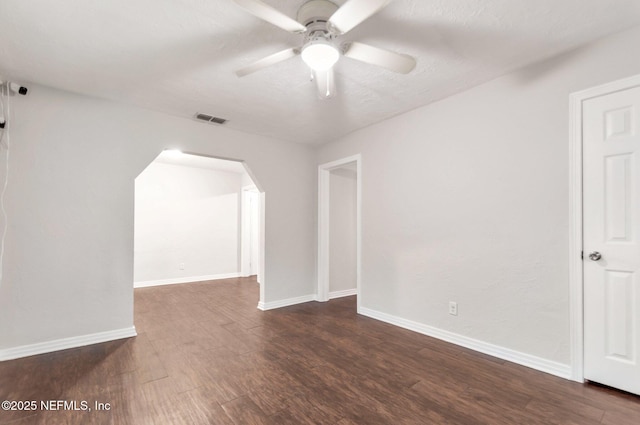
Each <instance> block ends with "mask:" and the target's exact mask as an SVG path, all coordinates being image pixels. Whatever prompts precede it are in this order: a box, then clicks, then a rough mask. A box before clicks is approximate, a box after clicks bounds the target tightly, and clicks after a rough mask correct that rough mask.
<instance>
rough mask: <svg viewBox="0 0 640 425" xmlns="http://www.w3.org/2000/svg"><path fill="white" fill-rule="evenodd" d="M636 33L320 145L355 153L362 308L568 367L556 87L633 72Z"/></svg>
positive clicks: (560, 118) (564, 189) (561, 110)
mask: <svg viewBox="0 0 640 425" xmlns="http://www.w3.org/2000/svg"><path fill="white" fill-rule="evenodd" d="M638 40H640V28H636V29H633V30H631V31H627V32H625V33H621V34H619V35H615V36H612V37H609V38H607V39H605V40H602V41H601V42H598V43H596V44H593V45H591V46H589V47H586V48H583V49H580V50H577V51H574V52H571V53H569V54H566V55H564V56H561V57H558V58H556V59H554V60H550V61H548V62H545V63H541V64H538V65H536V66H531V67H528V68H525V69H522V70H520V71H518V72H515V73H512V74H510V75H507V76H504V77H502V78H499V79H497V80H494V81H492V82H489V83H487V84H484V85H482V86H479V87H476V88H474V89H471V90H468V91H466V92H464V93H461V94H458V95H456V96H453V97H450V98H448V99H445V100H443V101H440V102H437V103H435V104H432V105H430V106H426V107H423V108H420V109H417V110H414V111H412V112H409V113H406V114H403V115H400V116H397V117H395V118H392V119H389V120H387V121H384V122H381V123H379V124H377V125H374V126H371V127H369V128H366V129H363V130H361V131H357V132H355V133H352V134H350V135H348V136H346V137H344V138H342V139H340V140H337V141H335V142H333V143H330V144H328V145H325V146H323V147H322V148H321V149H320V153H319V158H318V163H325V162H329V161H332V160H336V159H338V158H343V157H347V156H350V155H353V154H356V153H361V154H362V176H361V178H362V185H363V195H362V203H363V205H362V208H363V209H362V220H363V223H362V226H363V229H362V237H363V241H362V242H363V252H362V288H361V295H362V299H361V302H362V306H363V307H366V308H369V309H371V310H375V311H377V312H382V313H386V314H389V315H393V316H396V317H400V318H403V319H408V320H411V321H414V322H418V323H419V324H424V325H428V326H431V327H434V328H438V329H440V330H445V331H449V332H452V333H454V334H457V335H463V336H467V337H471V338H474V339H477V340H480V341H482V342H487V343H491V344H495V345H497V346H500V347H506V348H509V349H512V350H516V351H518V352H521V353H526V354H530V355H533V356H536V357H538V358H542V359H547V360H550V361H554V362H558V363H561V364H568V363H569V358H570V357H569V354H570V347H569V301H568V294H569V285H568V258H567V255H568V233H569V229H568V214H569V210H568V206H569V199H568V194H569V189H568V163H569V159H568V152H569V149H568V146H569V144H568V143H569V142H568V140H569V107H568V106H569V94H570V93H572V92H574V91H578V90H581V89H585V88H588V87H591V86H595V85H599V84H602V83H606V82H608V81H611V80H616V79H620V78H623V77H628V76H630V75H634V74H638V73H640V56H638V55H637V54H635V53H634V52H636V51H637V46H638ZM450 300H453V301H457V302H458V308H459V315H458V316H457V317H455V316H451V315H449V314H448V312H447V303H448V301H450Z"/></svg>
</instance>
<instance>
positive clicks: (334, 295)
mask: <svg viewBox="0 0 640 425" xmlns="http://www.w3.org/2000/svg"><path fill="white" fill-rule="evenodd" d="M352 295H358V291H357V289H356V288H353V289H345V290H344V291H333V292H329V299H330V300H333V299H335V298H342V297H350V296H352Z"/></svg>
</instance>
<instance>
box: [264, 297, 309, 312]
mask: <svg viewBox="0 0 640 425" xmlns="http://www.w3.org/2000/svg"><path fill="white" fill-rule="evenodd" d="M315 300H316V295H315V294H311V295H303V296H302V297H296V298H288V299H286V300H280V301H269V302H267V303H265V302H262V301H260V302H259V303H258V308H259V309H260V310H263V311H267V310H274V309H276V308H281V307H287V306H290V305H295V304H302V303H308V302H309V301H315Z"/></svg>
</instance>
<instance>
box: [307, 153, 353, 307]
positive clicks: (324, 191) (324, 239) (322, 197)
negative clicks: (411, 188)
mask: <svg viewBox="0 0 640 425" xmlns="http://www.w3.org/2000/svg"><path fill="white" fill-rule="evenodd" d="M352 162H355V163H356V173H357V174H356V299H357V302H356V303H357V310H358V313H359V312H360V291H361V289H362V288H361V286H362V280H361V279H362V156H361V155H360V154H357V155H352V156H349V157H346V158H342V159H338V160H335V161H331V162H327V163H325V164H320V165H319V166H318V288H317V292H316V301H320V302H325V301H329V211H330V209H329V203H330V198H331V197H330V190H329V182H330V177H331V170H335V169H336V168H340V167H342V166H344V165H347V164H349V163H352Z"/></svg>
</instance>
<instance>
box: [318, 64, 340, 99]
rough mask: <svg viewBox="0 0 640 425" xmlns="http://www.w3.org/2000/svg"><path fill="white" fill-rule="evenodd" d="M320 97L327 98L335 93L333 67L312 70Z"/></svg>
mask: <svg viewBox="0 0 640 425" xmlns="http://www.w3.org/2000/svg"><path fill="white" fill-rule="evenodd" d="M313 79H314V80H316V86H317V87H318V96H319V97H320V99H329V98H332V97H334V96H335V95H336V80H335V74H334V72H333V68H329V69H328V70H326V71H313Z"/></svg>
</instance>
